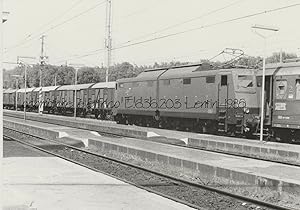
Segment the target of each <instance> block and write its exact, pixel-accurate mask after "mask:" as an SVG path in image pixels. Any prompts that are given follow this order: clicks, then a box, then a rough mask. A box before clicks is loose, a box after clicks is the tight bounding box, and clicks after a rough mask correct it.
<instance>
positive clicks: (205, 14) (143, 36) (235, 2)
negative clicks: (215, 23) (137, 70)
mask: <svg viewBox="0 0 300 210" xmlns="http://www.w3.org/2000/svg"><path fill="white" fill-rule="evenodd" d="M241 1H244V0H238V1H234V2H232V3H230V4H228V5H226V6H223V7H220V8H217V9H214V10H211V11H209V12H206V13H204V14H202V15H200V16H197V17H194V18H190V19H188V20H185V21H182V22H179V23H176V24H173V25H169V26H167V27H164V28H162V29H159V30H157V31H154V32H151V33H147V34H144V35H141V36H139V37H136V38H134V39H132V40H129V41H127V42H125V43H128V42H132V41H134V40H140V39H143V38H145V37H148V36H152V35H155V34H157V33H160V32H164V31H167V30H169V29H171V28H175V27H178V26H181V25H183V24H186V23H189V22H192V21H195V20H199V19H201V18H204V17H207V16H209V15H212V14H214V13H217V12H220V11H222V10H224V9H227V8H229V7H232V6H234V5H236V4H238V3H240V2H241Z"/></svg>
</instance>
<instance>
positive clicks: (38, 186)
mask: <svg viewBox="0 0 300 210" xmlns="http://www.w3.org/2000/svg"><path fill="white" fill-rule="evenodd" d="M6 148H7V146H5V145H4V149H6ZM23 152H24V151H23ZM24 154H25V153H24ZM13 156H15V157H13ZM24 156H25V157H22V155H21V154H20V153H18V154H16V155H8V153H6V157H5V158H4V159H3V171H4V174H3V176H4V180H3V183H4V188H3V189H2V190H3V191H2V192H3V194H4V195H5V197H4V199H3V202H4V206H5V207H6V208H8V209H9V207H12V206H15V209H27V208H25V206H29V205H31V207H32V208H33V207H34V208H37V209H38V210H42V209H43V210H53V209H55V210H67V209H70V210H73V209H81V210H99V209H105V210H106V209H108V210H110V209H116V210H120V209H124V210H129V209H137V210H140V209H145V210H146V209H149V210H153V209H157V210H159V209H161V210H165V209H171V210H176V209H177V210H183V209H191V208H190V207H187V206H185V205H182V204H179V203H176V202H174V201H171V200H168V199H166V198H163V197H161V196H158V195H155V194H153V193H149V192H147V191H145V190H142V189H139V188H137V187H134V186H131V185H129V184H127V183H124V182H122V181H119V180H117V179H114V178H111V177H109V176H107V175H103V174H101V173H97V172H94V171H92V170H89V169H86V168H84V167H81V166H78V165H75V164H73V163H70V162H67V161H65V160H62V159H59V158H57V157H51V156H50V157H49V156H47V155H45V156H43V155H41V154H37V155H32V153H30V155H29V154H26V155H24ZM21 206H23V208H21ZM4 209H5V208H4Z"/></svg>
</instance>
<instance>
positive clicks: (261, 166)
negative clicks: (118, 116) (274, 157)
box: [4, 116, 300, 185]
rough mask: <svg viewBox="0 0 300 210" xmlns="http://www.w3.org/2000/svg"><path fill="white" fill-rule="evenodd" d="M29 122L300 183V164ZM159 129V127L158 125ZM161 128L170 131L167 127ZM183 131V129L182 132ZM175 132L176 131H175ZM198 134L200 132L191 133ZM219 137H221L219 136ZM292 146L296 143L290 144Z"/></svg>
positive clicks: (81, 136) (77, 135) (72, 134)
mask: <svg viewBox="0 0 300 210" xmlns="http://www.w3.org/2000/svg"><path fill="white" fill-rule="evenodd" d="M4 119H8V120H13V121H16V118H12V117H7V116H5V117H4ZM17 121H18V123H25V122H24V121H23V120H20V119H17ZM26 124H28V125H32V126H37V127H42V128H47V129H51V130H55V131H59V132H64V135H66V136H68V137H71V138H76V139H81V140H83V141H85V144H86V145H87V146H88V144H89V143H88V139H92V140H98V141H101V142H107V143H111V144H117V145H121V146H124V147H130V148H135V149H139V150H143V151H147V152H152V153H155V154H162V155H166V156H170V157H174V158H178V159H182V160H188V161H192V162H197V163H202V164H205V165H211V166H214V167H220V168H225V169H229V170H233V171H237V172H242V173H246V174H253V175H257V176H262V177H267V178H270V179H275V180H280V181H284V182H288V183H295V184H297V185H300V167H297V166H288V165H285V164H279V163H272V162H268V161H262V160H255V159H251V158H244V157H237V156H232V155H226V154H219V153H214V152H209V151H201V150H197V149H191V148H185V147H178V146H174V145H168V144H162V143H157V142H151V141H146V140H140V139H135V138H125V137H124V138H108V137H104V136H100V135H99V134H98V135H96V134H95V133H94V132H91V131H87V130H81V129H77V128H69V127H65V126H60V125H53V124H48V123H43V122H37V121H31V120H27V121H26ZM156 130H159V129H156ZM161 132H165V133H167V132H168V131H163V130H161ZM179 133H180V132H179ZM172 135H173V134H172ZM190 135H197V134H190ZM216 138H222V137H218V136H216ZM291 146H293V145H291Z"/></svg>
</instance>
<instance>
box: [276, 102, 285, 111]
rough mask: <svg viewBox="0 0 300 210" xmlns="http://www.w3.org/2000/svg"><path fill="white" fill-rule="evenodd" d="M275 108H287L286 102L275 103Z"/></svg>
mask: <svg viewBox="0 0 300 210" xmlns="http://www.w3.org/2000/svg"><path fill="white" fill-rule="evenodd" d="M275 110H286V103H275Z"/></svg>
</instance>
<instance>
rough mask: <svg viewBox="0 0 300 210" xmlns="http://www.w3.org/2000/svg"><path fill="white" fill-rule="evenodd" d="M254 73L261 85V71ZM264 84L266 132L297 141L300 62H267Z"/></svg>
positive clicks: (299, 115) (284, 139)
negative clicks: (269, 63) (268, 63)
mask: <svg viewBox="0 0 300 210" xmlns="http://www.w3.org/2000/svg"><path fill="white" fill-rule="evenodd" d="M257 77H258V78H257V79H258V81H259V82H258V88H259V89H260V87H261V82H260V81H261V77H262V76H261V71H259V72H258V74H257ZM265 84H266V85H265V112H264V113H265V122H264V123H265V125H266V127H267V129H268V131H269V135H271V136H274V137H275V138H276V139H277V140H281V141H288V142H289V141H300V62H291V63H279V64H271V65H267V66H266V77H265ZM258 92H259V94H258V96H259V104H260V97H261V91H260V90H258Z"/></svg>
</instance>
